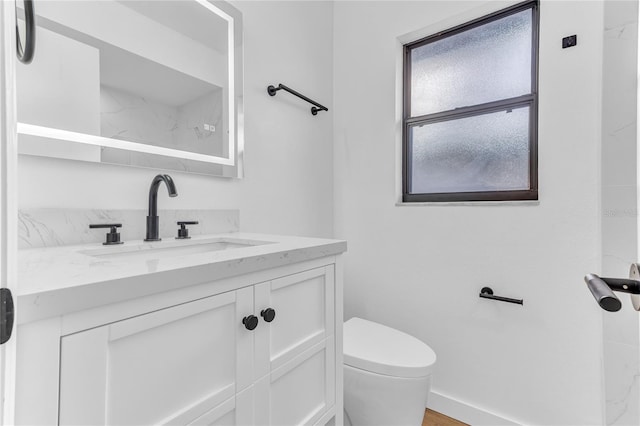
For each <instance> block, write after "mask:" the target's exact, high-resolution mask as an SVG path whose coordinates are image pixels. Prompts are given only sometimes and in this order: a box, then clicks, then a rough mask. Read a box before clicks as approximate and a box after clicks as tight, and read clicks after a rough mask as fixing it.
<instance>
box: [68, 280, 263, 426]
mask: <svg viewBox="0 0 640 426" xmlns="http://www.w3.org/2000/svg"><path fill="white" fill-rule="evenodd" d="M252 312H253V289H252V288H251V287H249V288H243V289H241V290H236V291H231V292H226V293H223V294H219V295H216V296H211V297H206V298H203V299H200V300H195V301H192V302H188V303H184V304H180V305H177V306H173V307H170V308H166V309H161V310H159V311H155V312H150V313H148V314H144V315H140V316H137V317H134V318H130V319H126V320H122V321H117V322H114V323H112V324H108V325H103V326H101V327H97V328H93V329H90V330H86V331H81V332H79V333H75V334H71V335H67V336H63V337H62V339H61V343H60V351H61V352H60V353H61V355H60V413H59V416H60V424H77V425H95V424H115V425H124V424H137V425H150V424H190V423H191V422H193V421H194V420H196V419H198V418H199V417H201V416H203V415H204V416H207V415H209V416H211V413H210V412H215V411H216V408H217V407H218V406H219V405H220V404H224V403H225V402H226V401H227V400H229V399H232V400H233V397H234V396H235V394H236V392H237V391H241V390H242V389H244V388H246V387H248V386H249V385H251V383H252V381H253V380H252V379H253V377H252V375H251V363H252V359H251V356H252V353H253V338H252V335H251V332H250V331H249V330H247V329H246V328H244V326H243V325H242V318H243V317H244V316H245V315H249V314H250V313H252ZM234 405H235V404H233V405H232V406H231V407H230V408H235V407H234ZM242 409H243V410H244V411H248V410H251V407H250V406H248V407H243V408H242ZM236 411H237V410H236ZM222 414H225V413H222ZM238 414H240V413H238ZM247 415H250V411H249V413H247ZM249 418H250V417H249Z"/></svg>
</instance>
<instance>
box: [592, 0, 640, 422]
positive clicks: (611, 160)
mask: <svg viewBox="0 0 640 426" xmlns="http://www.w3.org/2000/svg"><path fill="white" fill-rule="evenodd" d="M604 4H605V16H604V21H605V22H604V24H605V25H604V26H605V30H604V44H603V50H604V52H603V105H602V111H603V116H602V271H601V272H602V274H603V275H604V276H611V277H626V276H627V274H628V273H629V266H630V265H631V263H633V262H638V248H637V242H638V238H637V232H638V225H637V223H638V218H639V216H638V209H637V177H636V162H637V154H636V118H637V111H636V110H637V108H636V100H637V95H636V93H637V83H636V81H637V47H638V3H637V2H632V1H608V2H605V3H604ZM619 296H620V300H621V302H622V310H620V311H619V312H613V313H611V312H605V311H603V312H602V315H603V331H604V334H603V347H604V381H605V399H606V407H605V412H606V424H607V425H638V424H640V407H639V405H640V392H639V389H640V383H639V377H640V370H639V361H640V353H639V327H638V318H640V316H639V314H638V312H635V311H634V310H633V308H632V306H631V302H630V300H629V297H628V296H627V295H624V294H620V295H619Z"/></svg>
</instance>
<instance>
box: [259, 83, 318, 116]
mask: <svg viewBox="0 0 640 426" xmlns="http://www.w3.org/2000/svg"><path fill="white" fill-rule="evenodd" d="M278 90H284V91H285V92H289V93H291V94H292V95H294V96H297V97H299V98H300V99H303V100H305V101H307V102H309V103H310V104H312V105H315V106H312V107H311V114H313V115H317V114H318V111H329V109H328V108H327V107H326V106H324V105H320V104H319V103H318V102H316V101H314V100H313V99H309V98H307V97H306V96H305V95H303V94H302V93H299V92H296V91H295V90H293V89H291V88H289V87H287V86H285V85H284V84H278V87H275V86H269V87H267V93H268V94H269V95H270V96H275V95H276V93H278Z"/></svg>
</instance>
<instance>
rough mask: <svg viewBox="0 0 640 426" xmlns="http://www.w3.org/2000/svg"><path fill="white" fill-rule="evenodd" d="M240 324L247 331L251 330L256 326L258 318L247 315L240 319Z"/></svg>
mask: <svg viewBox="0 0 640 426" xmlns="http://www.w3.org/2000/svg"><path fill="white" fill-rule="evenodd" d="M242 323H243V324H244V327H245V328H246V329H247V330H253V329H255V328H256V327H257V326H258V317H257V316H255V315H249V316H247V317H244V318H242Z"/></svg>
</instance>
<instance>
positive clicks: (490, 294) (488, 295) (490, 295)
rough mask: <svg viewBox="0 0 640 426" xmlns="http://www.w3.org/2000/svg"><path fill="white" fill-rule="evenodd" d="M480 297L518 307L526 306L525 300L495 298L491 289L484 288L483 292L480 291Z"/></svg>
mask: <svg viewBox="0 0 640 426" xmlns="http://www.w3.org/2000/svg"><path fill="white" fill-rule="evenodd" d="M480 297H482V298H483V299H492V300H497V301H500V302H508V303H516V304H518V305H523V304H524V300H523V299H512V298H510V297H502V296H494V295H493V290H492V289H491V287H483V288H482V290H480Z"/></svg>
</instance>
